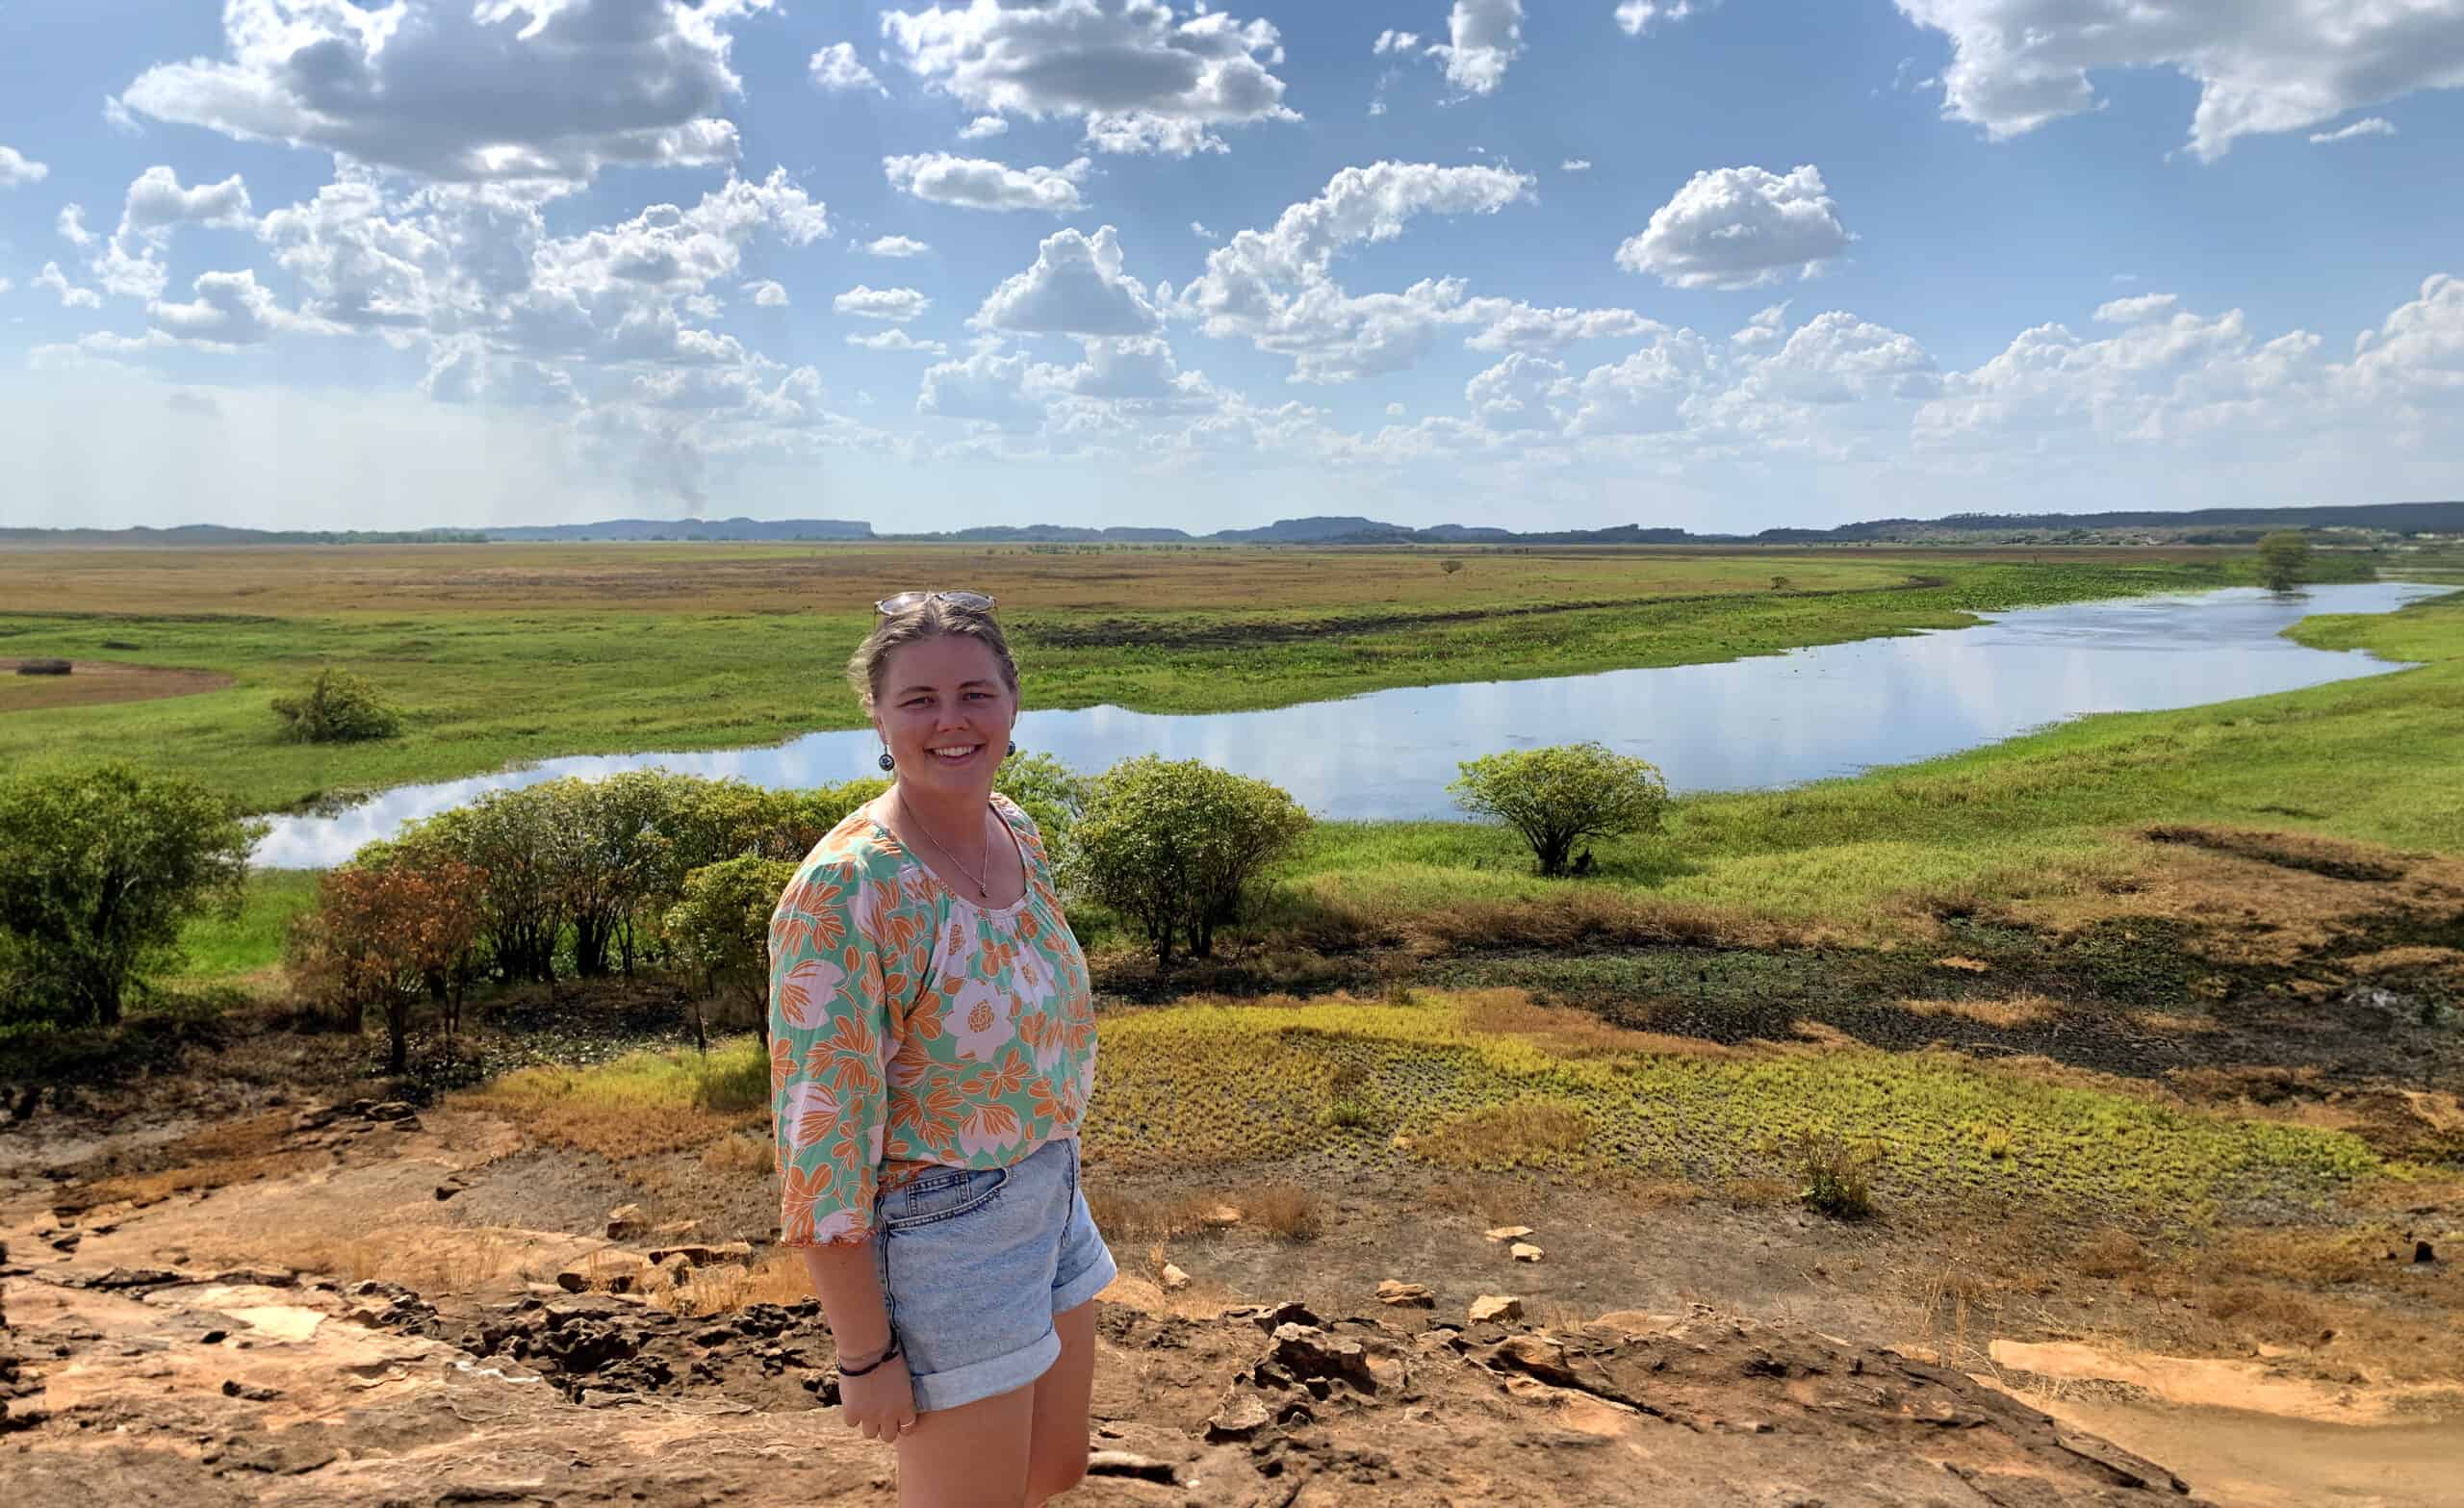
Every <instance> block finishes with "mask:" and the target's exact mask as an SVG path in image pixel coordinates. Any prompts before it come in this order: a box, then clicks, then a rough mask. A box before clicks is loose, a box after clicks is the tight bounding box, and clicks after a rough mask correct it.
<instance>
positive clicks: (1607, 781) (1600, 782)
mask: <svg viewBox="0 0 2464 1508" xmlns="http://www.w3.org/2000/svg"><path fill="white" fill-rule="evenodd" d="M1462 768H1463V774H1462V777H1461V778H1460V779H1459V780H1455V781H1454V783H1453V784H1451V785H1450V786H1448V787H1447V789H1448V790H1450V791H1452V792H1453V793H1454V800H1455V803H1456V804H1457V805H1460V806H1462V807H1463V809H1464V810H1466V811H1469V812H1471V813H1472V814H1473V815H1475V816H1480V817H1494V818H1496V819H1498V820H1499V821H1501V822H1503V823H1505V824H1506V825H1507V826H1509V827H1511V828H1513V829H1514V830H1515V831H1517V832H1520V833H1522V834H1523V838H1524V841H1525V842H1527V843H1529V844H1530V845H1531V852H1532V853H1533V854H1534V855H1536V856H1538V857H1539V859H1540V872H1541V873H1542V874H1544V875H1562V874H1564V873H1565V872H1566V860H1567V859H1568V858H1569V857H1570V856H1572V855H1573V853H1574V849H1575V845H1576V844H1577V843H1579V842H1582V841H1584V840H1585V839H1588V838H1600V837H1608V836H1611V835H1612V834H1616V833H1622V832H1656V831H1659V826H1660V818H1661V814H1662V813H1663V812H1664V811H1665V810H1666V808H1667V806H1668V782H1667V781H1666V780H1662V779H1661V778H1660V773H1659V771H1658V770H1656V769H1655V768H1653V766H1652V765H1651V764H1650V763H1649V762H1648V761H1646V760H1642V759H1636V758H1633V757H1631V756H1630V755H1627V754H1612V753H1610V752H1609V750H1608V749H1607V748H1606V747H1605V746H1604V745H1601V744H1597V743H1581V744H1560V745H1558V746H1556V747H1554V748H1551V749H1510V750H1507V751H1506V752H1504V753H1502V754H1487V755H1484V756H1482V757H1480V758H1477V759H1467V760H1465V761H1463V766H1462Z"/></svg>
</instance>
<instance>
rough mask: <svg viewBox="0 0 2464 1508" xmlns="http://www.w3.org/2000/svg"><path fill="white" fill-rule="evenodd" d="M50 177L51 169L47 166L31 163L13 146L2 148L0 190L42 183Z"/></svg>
mask: <svg viewBox="0 0 2464 1508" xmlns="http://www.w3.org/2000/svg"><path fill="white" fill-rule="evenodd" d="M50 176H51V169H50V168H49V167H48V166H45V165H43V164H41V163H38V162H33V161H30V160H29V159H28V158H27V157H26V155H25V154H24V153H22V152H20V151H18V150H17V149H16V148H15V147H13V146H0V189H16V188H21V187H23V186H24V185H26V184H30V183H40V182H42V181H43V180H44V179H45V178H48V177H50Z"/></svg>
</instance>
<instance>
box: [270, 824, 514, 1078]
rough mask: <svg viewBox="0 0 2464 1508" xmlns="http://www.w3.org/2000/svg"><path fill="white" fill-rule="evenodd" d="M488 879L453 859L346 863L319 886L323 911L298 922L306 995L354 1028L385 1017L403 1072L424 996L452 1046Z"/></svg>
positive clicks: (299, 966) (298, 980) (293, 939)
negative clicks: (376, 1014)
mask: <svg viewBox="0 0 2464 1508" xmlns="http://www.w3.org/2000/svg"><path fill="white" fill-rule="evenodd" d="M486 883H487V876H486V875H485V874H483V873H482V872H480V871H479V870H477V869H475V868H473V867H472V866H470V865H468V864H465V863H461V862H459V861H457V860H454V859H442V860H438V861H435V862H432V863H428V864H424V865H421V866H419V867H416V868H415V867H412V866H410V865H407V864H392V863H387V864H380V865H373V866H363V865H359V864H346V865H344V866H343V867H342V868H340V869H337V870H334V871H333V872H331V873H330V874H327V875H326V876H325V877H324V879H322V880H321V881H319V882H318V884H317V908H316V909H315V910H313V911H309V912H305V913H303V914H301V915H300V916H298V917H295V918H294V919H293V922H292V929H291V935H290V937H289V939H288V940H287V942H286V944H285V947H284V951H283V967H284V971H285V972H286V973H288V974H289V975H290V976H291V985H292V988H293V989H294V990H295V992H297V993H298V994H300V995H302V996H304V997H306V998H308V999H311V1000H316V1001H319V1002H321V1003H322V1004H324V1005H325V1006H327V1007H329V1008H334V1009H338V1010H341V1011H342V1012H343V1014H344V1015H345V1017H346V1018H347V1020H348V1021H349V1022H350V1023H351V1024H352V1025H353V1026H354V1027H357V1026H362V1025H364V1024H365V1023H366V1021H367V1012H368V1010H369V1008H370V1007H374V1008H375V1009H376V1010H380V1011H382V1012H383V1013H384V1016H385V1041H386V1055H385V1061H386V1066H387V1068H388V1070H389V1071H391V1072H394V1073H400V1072H401V1071H402V1070H403V1068H404V1066H405V1065H406V1062H407V1059H408V1053H409V1038H410V1031H411V1013H412V1011H413V1010H416V1009H417V1008H418V1006H419V1003H420V1000H421V999H422V998H423V997H427V996H433V997H434V998H435V999H436V1000H437V1002H438V1003H439V1005H440V1006H441V1007H442V1008H443V1010H444V1017H445V1027H446V1035H447V1036H448V1037H450V1036H451V1035H453V1031H454V1028H455V1027H456V1026H457V1025H458V1024H459V1023H460V1021H461V1017H462V991H463V987H464V986H465V985H466V984H468V983H469V982H470V978H471V975H472V973H473V972H474V969H475V956H476V952H477V945H478V940H479V931H480V926H481V921H482V917H481V913H480V907H479V900H478V898H479V896H480V895H481V894H482V893H483V892H484V889H485V887H486Z"/></svg>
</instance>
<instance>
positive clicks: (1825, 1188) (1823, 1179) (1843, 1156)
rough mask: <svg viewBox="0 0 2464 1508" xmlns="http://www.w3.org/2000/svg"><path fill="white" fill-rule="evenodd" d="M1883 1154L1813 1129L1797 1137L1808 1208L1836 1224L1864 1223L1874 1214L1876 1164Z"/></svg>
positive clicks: (1799, 1170)
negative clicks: (1839, 1221) (1847, 1222)
mask: <svg viewBox="0 0 2464 1508" xmlns="http://www.w3.org/2000/svg"><path fill="white" fill-rule="evenodd" d="M1878 1161H1880V1154H1879V1153H1878V1152H1877V1151H1876V1150H1875V1149H1874V1148H1873V1147H1872V1146H1871V1145H1869V1144H1861V1143H1852V1142H1850V1141H1849V1140H1848V1139H1847V1138H1846V1137H1842V1136H1840V1135H1839V1134H1838V1133H1837V1132H1819V1131H1814V1130H1811V1129H1808V1130H1806V1131H1803V1132H1800V1133H1799V1134H1798V1137H1797V1173H1798V1176H1799V1177H1800V1178H1801V1179H1802V1180H1803V1181H1804V1184H1805V1187H1804V1188H1803V1189H1800V1190H1799V1192H1798V1194H1797V1197H1798V1198H1800V1199H1802V1200H1803V1201H1805V1205H1806V1208H1808V1209H1809V1210H1812V1211H1814V1212H1816V1213H1817V1214H1827V1215H1829V1216H1831V1217H1832V1218H1833V1219H1835V1220H1861V1219H1863V1218H1864V1217H1865V1216H1867V1215H1869V1214H1873V1213H1874V1164H1875V1163H1877V1162H1878Z"/></svg>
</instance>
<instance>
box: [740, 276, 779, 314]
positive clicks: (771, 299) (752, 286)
mask: <svg viewBox="0 0 2464 1508" xmlns="http://www.w3.org/2000/svg"><path fill="white" fill-rule="evenodd" d="M740 286H742V288H743V289H744V291H745V292H746V293H748V294H752V295H753V306H754V307H755V308H756V309H784V308H785V307H787V285H786V284H784V283H782V282H780V281H779V280H778V279H777V278H773V277H765V278H762V279H760V280H758V281H757V282H751V283H745V284H742V285H740Z"/></svg>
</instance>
